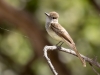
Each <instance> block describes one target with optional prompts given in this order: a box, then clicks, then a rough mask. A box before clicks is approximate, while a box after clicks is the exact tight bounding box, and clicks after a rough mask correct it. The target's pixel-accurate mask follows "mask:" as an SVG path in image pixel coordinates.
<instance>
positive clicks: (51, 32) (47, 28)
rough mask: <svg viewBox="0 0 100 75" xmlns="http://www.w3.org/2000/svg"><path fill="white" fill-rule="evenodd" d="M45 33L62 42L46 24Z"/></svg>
mask: <svg viewBox="0 0 100 75" xmlns="http://www.w3.org/2000/svg"><path fill="white" fill-rule="evenodd" d="M46 31H47V32H48V34H49V35H50V36H51V37H52V38H54V39H55V40H58V41H62V38H61V37H60V36H58V35H57V34H56V33H55V32H54V31H53V30H52V29H51V27H50V24H46Z"/></svg>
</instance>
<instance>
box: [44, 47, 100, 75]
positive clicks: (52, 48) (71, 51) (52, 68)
mask: <svg viewBox="0 0 100 75" xmlns="http://www.w3.org/2000/svg"><path fill="white" fill-rule="evenodd" d="M57 49H58V48H57V47H56V46H45V47H44V56H45V58H46V60H47V62H48V64H49V66H50V68H51V70H52V72H53V73H54V75H58V73H57V72H56V70H55V69H54V67H53V65H52V63H51V61H50V59H49V58H48V56H47V51H48V50H57ZM59 51H63V52H66V53H69V54H72V55H74V56H77V55H76V53H75V52H74V51H73V50H71V49H66V48H63V47H61V48H60V49H59ZM80 55H81V57H82V58H83V59H84V60H85V61H87V62H88V63H89V64H92V65H94V66H96V67H98V68H100V63H99V62H97V61H94V60H93V59H91V58H88V57H86V56H84V55H82V54H80Z"/></svg>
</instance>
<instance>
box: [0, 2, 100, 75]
mask: <svg viewBox="0 0 100 75" xmlns="http://www.w3.org/2000/svg"><path fill="white" fill-rule="evenodd" d="M51 11H56V12H58V13H59V15H60V18H59V23H60V24H61V25H63V27H65V28H66V30H67V31H68V32H69V34H70V35H71V37H72V38H73V40H74V41H75V43H76V47H77V49H78V51H79V52H80V53H81V54H83V55H85V56H88V57H90V58H95V57H96V56H97V60H98V61H100V0H0V75H53V73H52V72H51V70H50V68H49V66H48V64H47V61H46V60H45V58H44V56H43V48H44V46H45V45H55V44H56V43H58V41H56V40H54V39H52V38H51V37H50V36H49V35H48V34H47V32H46V30H45V17H46V16H45V15H44V12H51ZM63 46H64V47H65V48H68V47H67V46H66V45H65V44H64V45H63ZM48 54H49V57H50V59H51V61H52V63H53V65H54V67H55V69H56V70H57V72H58V73H59V75H96V74H95V73H94V71H93V70H92V68H91V66H90V65H89V64H88V63H87V67H86V68H84V67H83V66H82V64H81V62H80V60H79V59H78V58H76V57H74V56H72V55H70V54H67V53H64V52H56V51H49V52H48ZM95 68H96V67H95ZM96 70H97V71H98V72H100V69H99V68H96Z"/></svg>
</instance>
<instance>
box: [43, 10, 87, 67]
mask: <svg viewBox="0 0 100 75" xmlns="http://www.w3.org/2000/svg"><path fill="white" fill-rule="evenodd" d="M45 15H46V24H45V28H46V31H47V33H48V34H49V35H50V36H51V37H52V38H54V39H55V40H58V41H60V42H62V43H63V42H64V43H66V44H67V45H68V46H69V47H70V48H71V49H72V50H74V51H75V53H76V54H77V56H78V58H79V59H80V61H81V62H82V64H83V67H86V62H85V60H84V59H83V58H82V57H81V55H80V54H79V52H78V50H77V49H76V46H75V43H74V41H73V39H72V38H71V36H70V35H69V33H68V32H67V31H66V29H65V28H64V27H63V26H62V25H61V24H59V22H58V18H59V14H58V13H57V12H55V11H52V12H49V13H47V12H45Z"/></svg>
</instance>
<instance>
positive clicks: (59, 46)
mask: <svg viewBox="0 0 100 75" xmlns="http://www.w3.org/2000/svg"><path fill="white" fill-rule="evenodd" d="M60 43H61V44H60ZM63 43H64V42H62V41H60V42H58V43H57V44H56V46H57V48H58V49H61V46H62V44H63ZM59 44H60V45H59Z"/></svg>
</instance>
